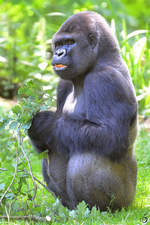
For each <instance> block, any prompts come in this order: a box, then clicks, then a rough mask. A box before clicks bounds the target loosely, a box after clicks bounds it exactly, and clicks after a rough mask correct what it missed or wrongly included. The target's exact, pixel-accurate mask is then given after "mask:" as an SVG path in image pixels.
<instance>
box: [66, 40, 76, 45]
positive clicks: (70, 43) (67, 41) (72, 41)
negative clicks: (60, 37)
mask: <svg viewBox="0 0 150 225" xmlns="http://www.w3.org/2000/svg"><path fill="white" fill-rule="evenodd" d="M74 43H75V41H74V40H73V39H66V40H64V44H65V45H73V44H74Z"/></svg>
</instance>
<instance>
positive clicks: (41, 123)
mask: <svg viewBox="0 0 150 225" xmlns="http://www.w3.org/2000/svg"><path fill="white" fill-rule="evenodd" d="M55 117H56V115H55V113H54V112H52V111H44V112H38V113H37V114H36V115H35V116H34V117H33V120H32V124H31V127H30V129H29V130H28V135H29V137H30V139H31V141H32V144H33V145H34V147H35V149H36V150H37V152H38V153H41V152H43V151H45V150H46V149H48V150H50V148H51V146H52V140H53V137H52V132H51V131H52V127H53V122H54V120H55Z"/></svg>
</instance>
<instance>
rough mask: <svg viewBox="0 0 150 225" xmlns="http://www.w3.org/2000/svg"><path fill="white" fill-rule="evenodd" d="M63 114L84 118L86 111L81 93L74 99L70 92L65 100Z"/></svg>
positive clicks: (72, 93)
mask: <svg viewBox="0 0 150 225" xmlns="http://www.w3.org/2000/svg"><path fill="white" fill-rule="evenodd" d="M63 113H67V114H73V115H75V116H77V117H80V118H85V116H86V109H85V100H84V95H83V93H80V94H79V95H78V96H76V97H75V95H74V92H73V91H72V92H71V93H70V94H69V95H68V96H67V98H66V101H65V104H64V107H63Z"/></svg>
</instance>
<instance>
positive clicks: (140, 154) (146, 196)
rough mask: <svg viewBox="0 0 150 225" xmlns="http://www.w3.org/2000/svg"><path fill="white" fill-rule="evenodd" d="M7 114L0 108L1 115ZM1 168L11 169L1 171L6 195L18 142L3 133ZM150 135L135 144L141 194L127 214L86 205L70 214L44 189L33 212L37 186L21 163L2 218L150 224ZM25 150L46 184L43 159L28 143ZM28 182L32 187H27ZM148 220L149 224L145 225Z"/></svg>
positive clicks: (0, 189) (142, 134)
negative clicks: (28, 217) (18, 217)
mask: <svg viewBox="0 0 150 225" xmlns="http://www.w3.org/2000/svg"><path fill="white" fill-rule="evenodd" d="M1 111H3V110H1V108H0V112H1ZM0 135H1V139H0V152H1V157H0V168H5V169H7V170H6V171H0V195H2V194H3V193H4V191H5V190H6V188H7V187H8V185H9V183H10V182H11V180H12V177H13V174H14V167H15V161H16V160H15V157H16V148H17V142H16V140H15V138H14V137H13V134H9V133H8V132H6V131H4V130H1V131H0ZM149 140H150V133H149V132H148V131H147V130H144V129H142V128H141V129H140V131H139V135H138V138H137V140H136V144H135V152H136V156H137V161H138V179H137V192H136V197H135V200H134V202H133V204H132V205H131V206H130V207H129V209H128V210H127V211H126V210H124V209H122V211H121V212H118V211H116V212H115V213H113V214H112V213H111V212H100V211H98V210H97V209H96V208H93V209H92V211H91V212H90V211H89V210H88V208H87V207H86V205H85V203H84V202H82V203H80V204H79V205H78V208H77V210H72V211H70V210H68V209H66V208H65V207H63V206H62V205H61V203H60V202H59V200H58V199H57V200H55V199H54V197H53V196H52V194H50V193H49V192H47V191H46V190H45V189H44V188H43V187H42V186H39V187H38V191H37V194H36V199H35V204H36V207H35V208H33V205H32V200H31V197H32V195H33V185H32V182H31V179H30V178H29V177H28V176H27V174H26V175H25V173H24V169H25V168H27V163H26V162H24V163H20V164H19V165H18V170H19V171H20V172H18V173H17V176H16V178H15V182H14V184H13V185H12V187H11V189H10V191H9V192H8V194H7V195H6V198H5V199H4V202H3V203H4V204H3V205H2V207H1V208H0V215H6V210H7V211H8V213H9V215H10V216H14V215H15V216H21V215H36V216H41V217H44V218H45V217H46V216H50V217H51V222H49V223H48V224H53V225H58V224H60V225H63V224H65V225H67V224H68V225H71V224H80V225H81V224H84V225H104V224H105V225H106V224H108V225H113V224H115V225H116V224H117V225H122V224H123V225H138V224H141V225H142V224H147V225H148V224H150V151H149V149H150V142H149ZM24 147H25V149H26V152H27V154H28V157H29V158H30V160H31V162H32V170H33V173H34V176H35V177H37V178H38V179H39V180H42V175H41V166H40V164H41V163H40V161H41V159H40V157H38V155H37V154H35V152H34V151H33V148H32V147H31V145H30V144H29V142H28V140H26V141H25V144H24ZM27 180H28V183H27ZM145 220H148V221H146V223H144V222H145ZM0 224H2V225H5V224H8V221H7V220H2V219H1V220H0ZM10 224H12V225H22V224H39V225H41V224H46V223H45V222H33V221H28V222H26V221H24V220H20V221H19V220H11V222H10Z"/></svg>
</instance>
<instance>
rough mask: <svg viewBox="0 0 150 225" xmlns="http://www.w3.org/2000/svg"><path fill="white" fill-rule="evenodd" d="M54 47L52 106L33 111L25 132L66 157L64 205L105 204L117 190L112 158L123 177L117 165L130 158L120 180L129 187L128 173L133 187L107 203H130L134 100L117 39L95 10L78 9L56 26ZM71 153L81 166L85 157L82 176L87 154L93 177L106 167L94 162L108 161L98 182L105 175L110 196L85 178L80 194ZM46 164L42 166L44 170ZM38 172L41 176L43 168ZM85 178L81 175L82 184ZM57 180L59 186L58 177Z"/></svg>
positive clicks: (39, 147)
mask: <svg viewBox="0 0 150 225" xmlns="http://www.w3.org/2000/svg"><path fill="white" fill-rule="evenodd" d="M53 48H54V56H53V61H52V65H53V67H54V70H55V71H56V73H57V74H58V75H59V76H60V77H61V78H62V79H61V80H60V83H59V85H58V90H57V93H58V94H57V110H56V112H39V113H37V115H36V116H35V117H34V119H33V122H32V126H31V128H30V129H29V137H30V139H31V141H32V142H33V144H34V146H35V147H36V149H37V150H38V152H42V151H44V150H46V149H48V150H49V158H50V160H51V158H52V159H53V158H54V155H55V154H56V155H59V157H60V158H61V159H62V160H64V159H65V160H66V161H65V163H64V166H65V168H67V165H68V169H66V170H65V173H63V177H64V181H63V184H64V186H63V187H64V190H65V191H66V195H68V197H63V196H62V194H61V193H60V194H58V193H57V195H58V196H60V197H61V199H62V202H66V201H67V202H68V199H70V203H64V205H67V206H68V207H69V208H74V207H76V205H77V203H78V202H80V201H82V200H85V201H86V202H87V204H88V205H89V207H92V206H93V205H96V206H97V207H99V208H100V209H101V210H105V209H106V208H107V207H108V206H109V203H110V201H111V199H112V197H111V196H112V194H114V195H115V194H116V193H117V191H118V192H119V193H121V192H122V191H121V190H115V187H114V186H115V184H113V183H115V181H111V180H112V179H114V180H115V179H117V178H115V176H116V175H115V174H116V172H115V173H114V172H113V168H114V170H115V168H116V164H117V165H118V168H119V169H118V170H117V171H118V172H117V173H119V177H120V178H119V179H121V180H122V177H123V176H124V175H120V172H119V171H120V170H121V168H122V167H123V168H124V171H125V170H127V168H126V166H127V164H128V163H129V164H131V168H132V167H133V170H132V169H131V170H129V172H128V174H127V175H126V178H124V180H125V179H126V181H120V183H121V182H123V183H122V185H123V187H128V183H130V181H129V180H128V178H127V177H133V179H132V180H133V181H132V182H133V184H132V185H133V187H130V186H129V189H132V191H131V192H132V193H130V195H129V196H131V197H129V198H128V197H127V200H126V201H127V202H126V201H125V200H123V198H125V195H126V194H125V193H126V191H124V193H123V194H122V197H120V198H119V197H116V202H115V201H114V205H113V206H112V208H114V209H115V208H118V209H120V208H121V207H122V206H124V207H126V206H128V205H129V203H131V201H132V199H133V197H134V193H135V187H136V161H135V159H132V158H133V144H134V141H135V137H136V130H137V129H136V121H137V102H136V97H135V92H134V89H133V85H132V82H131V79H130V76H129V72H128V69H127V67H126V65H125V63H124V62H123V60H122V58H121V56H120V50H119V46H118V43H117V41H116V39H115V37H114V35H113V34H112V32H111V30H110V28H109V26H108V25H107V23H106V21H105V20H104V19H103V18H102V17H101V16H100V15H98V14H96V13H94V12H82V13H79V14H76V15H74V16H72V17H70V18H69V19H68V20H67V21H66V22H65V23H64V24H63V25H62V26H61V28H60V29H59V30H58V32H57V33H56V34H55V36H54V38H53ZM63 65H64V66H63ZM80 155H81V157H80ZM83 155H85V158H86V157H87V155H88V159H89V162H88V161H86V162H84V161H85V159H84V157H83ZM75 156H76V157H77V158H79V160H78V161H79V167H80V161H82V163H83V162H84V163H85V167H84V163H83V167H82V169H83V177H84V178H85V180H86V176H88V171H90V170H91V171H93V170H92V168H93V167H92V168H91V167H90V162H91V164H92V159H93V158H94V160H96V158H95V156H96V157H97V160H96V162H95V165H97V167H96V169H95V170H94V171H95V172H94V171H93V177H95V178H96V176H97V178H96V179H98V182H100V181H101V179H102V177H104V176H101V175H100V174H101V173H100V174H99V173H98V175H95V173H96V171H97V169H99V170H101V171H104V172H105V169H104V168H105V167H104V168H103V166H100V165H99V162H101V161H102V162H103V161H105V160H107V163H108V167H110V165H111V167H112V172H111V173H112V174H107V173H106V172H105V173H106V175H105V177H107V175H108V179H107V180H108V181H106V182H105V181H104V180H105V179H104V178H103V181H102V182H103V183H104V184H105V185H104V187H103V188H104V189H106V185H108V184H107V182H109V181H110V182H109V185H111V183H112V184H113V185H112V186H110V190H112V193H111V196H109V194H110V193H109V194H108V193H106V196H107V195H108V196H107V197H106V196H105V197H104V199H103V194H102V195H101V191H102V192H103V191H104V190H103V188H102V189H101V188H100V187H101V184H99V185H100V186H99V188H98V189H97V185H96V186H94V184H93V186H92V187H91V186H90V185H91V184H90V183H89V184H87V186H89V191H88V192H87V193H88V194H87V195H88V197H87V195H84V194H83V195H82V194H81V193H80V194H79V192H80V190H79V192H78V188H76V185H79V183H80V184H82V182H81V181H80V178H79V177H80V176H81V174H82V172H81V174H80V173H79V174H78V172H77V171H78V170H77V169H74V171H73V173H72V168H76V166H77V165H76V164H78V163H77V162H76V159H75V160H74V161H73V160H72V157H73V158H74V157H75ZM55 157H56V156H55ZM132 160H133V162H132ZM58 161H59V160H58ZM60 161H61V160H60ZM70 161H71V162H72V165H71V167H70ZM130 161H131V162H130ZM82 163H81V165H82ZM107 163H106V164H107ZM58 164H59V163H58ZM102 164H103V163H102ZM45 165H46V164H45ZM98 165H99V166H98ZM46 167H48V165H47V166H45V168H46ZM129 167H130V166H129ZM45 168H44V170H43V171H47V170H46V169H45ZM69 168H70V169H69ZM86 168H87V169H86ZM90 168H91V169H90ZM56 169H57V164H56V165H55V166H54V167H53V168H52V169H51V173H53V170H56ZM82 169H81V171H82ZM70 171H71V172H70ZM75 171H76V173H75ZM132 171H134V172H133V174H132ZM74 173H75V174H76V176H75V180H74ZM67 174H68V175H67ZM70 174H71V175H70ZM96 174H97V173H96ZM43 175H44V177H45V176H46V174H45V172H44V173H43ZM113 176H114V178H113ZM111 177H112V178H111ZM92 179H94V178H91V181H89V182H92ZM45 180H46V182H47V184H48V186H49V188H50V189H51V190H52V191H54V189H55V187H54V185H52V186H53V188H51V185H50V184H49V183H52V182H53V181H51V179H50V178H49V179H48V178H45ZM56 180H57V179H56ZM83 180H84V179H83ZM72 182H73V183H72ZM132 182H131V183H132ZM120 183H119V184H120ZM84 184H85V183H84V181H83V184H82V187H83V186H84ZM116 184H117V183H116ZM132 185H131V186H132ZM56 186H57V187H58V186H59V184H58V183H57V181H56ZM79 186H80V185H79ZM79 186H78V187H79ZM102 186H103V185H102ZM91 188H92V189H94V188H95V191H96V190H97V191H98V193H99V194H98V195H99V197H96V198H98V199H99V202H97V200H95V198H94V197H93V194H92V191H90V190H92V189H91ZM118 188H119V187H118ZM120 188H121V185H120ZM56 189H57V188H56ZM133 190H134V191H133ZM56 192H57V190H56ZM129 192H130V190H129ZM116 196H117V194H116ZM120 196H121V194H120ZM117 198H119V200H117ZM106 199H107V200H106ZM102 202H103V203H102Z"/></svg>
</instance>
